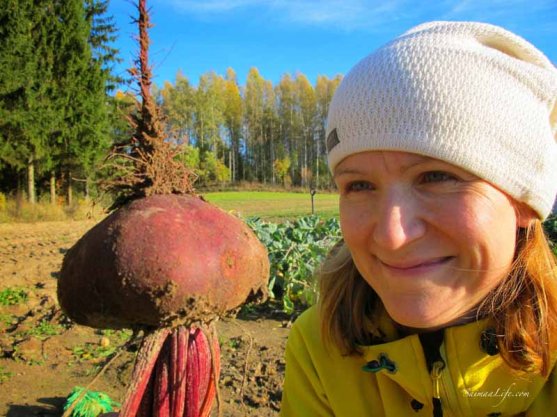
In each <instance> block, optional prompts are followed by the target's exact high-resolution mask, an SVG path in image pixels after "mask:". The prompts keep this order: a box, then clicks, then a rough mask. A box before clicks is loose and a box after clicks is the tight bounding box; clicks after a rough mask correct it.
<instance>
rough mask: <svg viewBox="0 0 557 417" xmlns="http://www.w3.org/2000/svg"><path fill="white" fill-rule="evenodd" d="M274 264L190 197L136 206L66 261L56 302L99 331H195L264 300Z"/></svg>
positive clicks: (231, 223) (246, 233)
mask: <svg viewBox="0 0 557 417" xmlns="http://www.w3.org/2000/svg"><path fill="white" fill-rule="evenodd" d="M268 277H269V260H268V256H267V252H266V250H265V248H264V246H263V245H262V244H261V243H260V242H259V240H258V239H257V237H256V236H255V235H254V233H253V232H252V231H251V229H249V227H248V226H247V225H245V224H244V223H243V222H242V221H241V220H239V219H237V218H236V217H234V216H231V215H230V214H228V213H226V212H224V211H223V210H221V209H219V208H217V207H215V206H213V205H211V204H209V203H207V202H205V201H203V200H202V199H200V198H198V197H194V196H189V195H157V196H151V197H146V198H143V199H140V200H135V201H133V202H131V203H130V204H128V205H127V206H125V207H123V208H121V209H119V210H117V211H116V212H114V213H112V214H111V215H109V216H108V217H107V218H106V219H104V220H103V221H102V222H100V223H99V224H98V225H96V226H95V227H93V228H92V229H91V230H90V231H89V232H87V233H86V234H85V235H84V236H83V237H82V238H81V239H80V240H79V241H78V242H77V243H76V244H75V245H74V246H73V247H72V248H71V249H70V250H69V251H68V253H67V254H66V256H65V257H64V262H63V265H62V271H61V274H60V278H59V282H58V300H59V302H60V305H61V307H62V309H63V310H64V312H65V313H66V314H67V315H68V316H69V317H70V318H72V319H73V320H74V321H76V322H77V323H80V324H84V325H87V326H91V327H97V328H125V327H176V326H177V325H181V324H183V325H185V326H186V327H190V326H191V325H192V324H195V323H208V322H210V321H211V320H213V319H214V318H216V317H218V316H221V315H223V314H225V313H226V312H227V311H230V310H234V309H236V308H238V307H239V306H240V305H241V304H242V303H244V302H245V301H246V300H253V301H255V300H257V299H259V300H261V299H264V298H265V297H266V295H267V290H266V289H267V282H268Z"/></svg>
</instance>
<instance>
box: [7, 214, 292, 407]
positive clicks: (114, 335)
mask: <svg viewBox="0 0 557 417" xmlns="http://www.w3.org/2000/svg"><path fill="white" fill-rule="evenodd" d="M93 224H94V223H93V222H49V223H36V224H0V294H2V291H5V290H6V289H10V290H11V291H10V294H11V299H12V300H13V302H14V304H13V305H8V306H5V305H1V304H0V416H8V417H30V416H44V417H55V416H61V414H62V406H63V404H64V401H65V398H66V396H67V395H68V394H69V393H70V391H71V390H72V388H73V387H75V386H85V385H87V384H88V383H89V382H90V381H91V380H92V379H93V377H94V375H95V374H96V372H97V371H98V369H99V368H100V366H101V365H102V364H103V363H104V361H106V358H107V356H109V355H111V354H113V353H114V352H117V351H121V353H120V355H119V356H118V358H117V359H116V360H115V361H114V363H113V364H112V365H111V366H110V367H109V368H108V369H107V371H106V372H105V373H104V374H103V376H102V377H101V378H100V379H99V380H98V381H97V382H96V383H95V385H94V386H93V387H92V389H93V390H99V391H103V392H105V393H107V394H108V395H110V396H111V398H113V399H115V400H120V399H121V396H122V394H123V392H124V389H125V386H126V383H127V381H128V380H129V377H130V373H131V369H132V366H133V360H134V355H135V352H134V348H133V347H130V348H129V349H123V348H122V346H123V345H124V343H125V342H126V341H127V340H128V339H129V337H130V335H131V333H130V332H128V331H99V330H94V329H90V328H87V327H82V326H76V325H73V324H72V323H71V322H69V321H68V320H67V319H66V318H65V317H64V315H63V314H62V313H61V312H60V310H59V308H58V305H57V302H56V277H57V275H58V272H59V270H60V266H61V263H62V258H63V256H64V253H65V252H66V251H67V250H68V248H69V247H70V246H71V245H72V244H73V243H74V242H75V241H76V240H77V239H78V238H79V237H80V236H81V235H83V233H84V232H85V231H86V230H88V229H89V228H91V227H92V226H93ZM23 293H24V294H26V297H25V296H23V295H22V294H23ZM4 295H6V292H4ZM217 328H218V332H219V342H220V345H221V351H222V364H223V365H222V371H221V378H220V396H221V404H222V405H221V406H222V415H223V416H231V417H240V416H260V417H271V416H278V410H279V405H280V396H281V385H282V379H283V375H284V360H283V352H284V346H285V343H286V337H287V335H288V326H287V317H283V316H282V315H281V314H280V313H279V312H276V311H273V310H272V308H270V307H266V308H264V309H259V310H256V311H250V312H244V313H243V315H242V316H241V318H239V319H227V320H222V321H220V322H219V323H218V325H217ZM213 414H214V415H216V411H215V412H214V413H213Z"/></svg>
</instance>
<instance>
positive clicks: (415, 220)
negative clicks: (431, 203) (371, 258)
mask: <svg viewBox="0 0 557 417" xmlns="http://www.w3.org/2000/svg"><path fill="white" fill-rule="evenodd" d="M393 194H394V195H390V196H388V197H387V198H386V199H385V200H384V201H383V202H381V203H380V204H379V207H378V214H377V217H376V218H375V225H374V230H373V239H374V240H375V242H376V244H378V245H379V246H381V247H382V248H384V249H389V250H396V249H400V248H402V247H404V246H405V245H407V244H409V243H411V242H414V241H415V240H418V239H419V238H421V237H422V236H423V235H424V234H425V231H426V225H425V223H424V221H423V219H422V218H421V217H420V212H419V207H418V204H417V203H416V202H414V201H413V200H412V198H408V197H407V196H405V195H404V194H401V193H393Z"/></svg>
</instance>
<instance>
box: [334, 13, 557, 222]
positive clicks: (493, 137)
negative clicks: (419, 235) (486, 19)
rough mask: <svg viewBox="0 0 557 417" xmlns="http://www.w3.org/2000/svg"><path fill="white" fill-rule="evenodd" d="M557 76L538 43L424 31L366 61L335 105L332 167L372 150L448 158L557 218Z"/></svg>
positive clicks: (490, 32) (491, 33) (462, 29)
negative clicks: (556, 214)
mask: <svg viewBox="0 0 557 417" xmlns="http://www.w3.org/2000/svg"><path fill="white" fill-rule="evenodd" d="M556 100H557V69H556V68H555V66H554V65H553V64H552V63H551V62H550V61H549V60H548V59H547V57H545V56H544V55H543V53H541V52H540V51H539V50H538V49H536V48H535V47H534V46H533V45H531V44H530V43H528V42H527V41H525V40H524V39H522V38H520V37H518V36H516V35H514V34H513V33H511V32H508V31H506V30H504V29H502V28H500V27H497V26H493V25H489V24H484V23H472V22H431V23H426V24H423V25H419V26H417V27H415V28H413V29H411V30H409V31H408V32H406V33H404V34H403V35H402V36H400V37H398V38H396V39H394V40H393V41H392V42H390V43H388V44H386V45H385V46H383V47H381V48H379V49H378V50H377V51H375V52H374V53H372V54H371V55H369V56H367V57H366V58H364V59H363V60H362V61H360V62H359V63H358V64H356V66H354V68H352V70H351V71H350V72H349V73H348V74H347V75H346V77H345V78H344V79H343V80H342V82H341V84H340V86H339V87H338V89H337V91H336V92H335V95H334V96H333V99H332V101H331V105H330V108H329V116H328V124H327V151H328V161H329V168H330V169H331V171H333V170H334V168H335V166H336V165H337V164H338V163H339V162H340V161H341V160H342V159H344V158H345V157H346V156H348V155H351V154H354V153H358V152H363V151H368V150H399V151H406V152H413V153H417V154H421V155H426V156H430V157H433V158H437V159H441V160H443V161H446V162H449V163H451V164H453V165H456V166H459V167H461V168H464V169H466V170H467V171H469V172H471V173H473V174H475V175H477V176H479V177H480V178H483V179H485V180H486V181H488V182H490V183H492V184H494V185H495V186H497V187H498V188H500V189H501V190H503V191H504V192H506V193H507V194H509V195H510V196H511V197H513V198H514V199H516V200H518V201H522V202H524V203H526V204H527V205H529V206H530V207H531V208H533V209H534V210H535V211H536V212H537V214H538V216H539V217H540V219H544V218H546V217H547V215H548V214H549V213H550V211H551V208H552V205H553V202H554V199H555V193H556V192H557V145H556V143H555V140H556V137H557V105H556Z"/></svg>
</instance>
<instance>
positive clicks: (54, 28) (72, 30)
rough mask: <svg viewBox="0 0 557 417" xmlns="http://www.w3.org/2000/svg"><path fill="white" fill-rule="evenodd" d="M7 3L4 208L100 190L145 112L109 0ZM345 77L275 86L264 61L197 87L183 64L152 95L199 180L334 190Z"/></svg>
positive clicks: (64, 201) (1, 99)
mask: <svg viewBox="0 0 557 417" xmlns="http://www.w3.org/2000/svg"><path fill="white" fill-rule="evenodd" d="M3 3H4V6H3V7H2V8H0V193H1V194H0V209H2V205H4V206H5V205H6V199H13V200H15V201H17V202H19V204H22V202H23V201H27V202H28V203H29V204H35V203H36V202H42V203H50V204H53V205H67V206H71V205H72V204H75V200H76V194H77V196H78V198H80V199H89V198H95V197H98V196H99V195H100V190H99V187H98V184H99V183H102V182H103V181H107V180H110V177H111V176H114V175H117V174H118V171H117V170H116V169H114V167H113V166H112V165H111V161H110V158H108V155H109V154H110V151H111V149H113V147H114V146H117V145H118V144H119V143H122V142H125V141H126V140H128V139H129V138H130V136H131V135H132V133H133V128H132V127H131V126H130V123H129V117H130V115H131V114H133V113H134V112H136V111H137V107H136V93H137V91H134V87H133V86H132V85H131V83H130V80H131V79H132V77H131V75H132V74H130V76H129V77H128V78H125V77H124V78H123V77H122V76H121V75H118V76H117V75H115V74H114V70H113V68H114V65H115V64H117V63H119V62H121V58H120V52H119V51H118V50H117V49H116V48H114V46H113V44H114V40H115V39H116V36H117V32H118V28H117V27H116V26H115V24H114V20H113V18H112V17H111V16H109V15H108V14H107V9H108V0H64V1H62V0H55V1H53V0H49V1H46V0H4V1H3ZM134 12H135V10H134V7H133V4H132V3H130V15H133V14H134ZM132 71H133V70H132ZM340 80H341V76H340V75H338V76H336V77H334V78H332V79H330V78H328V77H326V76H318V77H317V80H316V83H315V85H312V84H311V83H310V82H309V80H308V79H307V77H306V76H305V75H304V74H302V73H297V74H295V75H294V76H292V75H291V74H284V75H283V76H282V77H281V79H280V81H279V82H278V83H276V84H275V85H273V83H272V82H271V81H269V80H266V79H264V78H263V77H262V75H261V74H260V73H259V71H258V69H257V68H256V67H253V68H251V69H250V71H249V73H248V76H247V79H246V83H245V85H239V83H238V80H237V77H236V74H235V72H234V69H233V68H228V70H227V71H226V74H225V75H224V76H223V75H220V74H217V73H215V72H207V73H205V74H202V75H201V76H200V78H199V80H198V83H197V85H193V84H192V83H191V82H190V80H188V78H187V77H186V76H185V75H183V74H182V73H178V74H177V76H176V79H175V80H174V82H169V81H166V82H165V83H164V85H162V86H156V85H154V86H153V93H154V96H155V97H156V99H157V102H158V104H159V106H160V110H161V112H162V116H163V118H164V121H165V132H166V135H167V140H168V141H169V142H171V143H173V144H175V145H176V146H177V148H178V149H179V153H178V155H177V159H178V160H179V161H181V162H182V163H183V164H185V165H187V166H188V167H190V168H192V169H194V170H195V172H196V173H197V175H198V180H197V183H196V185H197V186H200V187H211V186H213V187H214V186H217V187H219V188H223V187H226V186H227V185H231V184H236V185H238V184H246V183H249V184H250V185H249V187H251V188H253V187H254V184H262V185H263V186H264V187H271V186H281V187H287V188H290V187H302V188H305V189H309V188H317V189H323V188H325V189H328V188H330V187H332V183H331V178H330V175H329V173H328V170H327V165H326V154H325V149H324V146H323V143H324V136H325V119H326V115H327V111H328V106H329V102H330V100H331V97H332V95H333V93H334V91H335V89H336V87H337V86H338V84H339V82H340Z"/></svg>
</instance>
